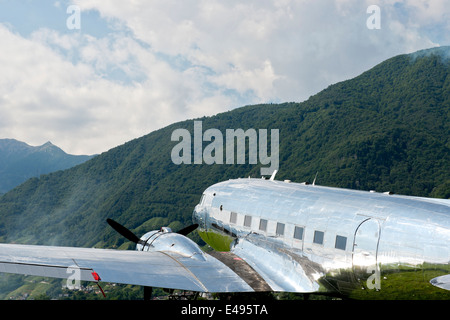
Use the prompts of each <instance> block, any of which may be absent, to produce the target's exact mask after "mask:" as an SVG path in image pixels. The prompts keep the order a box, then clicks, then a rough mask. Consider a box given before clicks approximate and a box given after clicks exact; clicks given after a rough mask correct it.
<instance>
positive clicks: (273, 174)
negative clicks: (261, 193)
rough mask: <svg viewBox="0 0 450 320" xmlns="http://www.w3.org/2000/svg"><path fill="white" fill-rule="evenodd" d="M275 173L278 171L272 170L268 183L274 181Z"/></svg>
mask: <svg viewBox="0 0 450 320" xmlns="http://www.w3.org/2000/svg"><path fill="white" fill-rule="evenodd" d="M277 172H278V170H273V173H272V175H271V176H270V179H269V180H270V181H273V180H274V179H275V176H276V174H277Z"/></svg>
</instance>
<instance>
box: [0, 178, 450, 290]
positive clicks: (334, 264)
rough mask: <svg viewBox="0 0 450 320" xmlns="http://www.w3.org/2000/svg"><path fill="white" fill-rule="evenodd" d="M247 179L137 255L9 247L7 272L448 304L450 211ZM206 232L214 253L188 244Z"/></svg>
mask: <svg viewBox="0 0 450 320" xmlns="http://www.w3.org/2000/svg"><path fill="white" fill-rule="evenodd" d="M275 174H276V172H274V174H273V175H272V176H271V177H270V179H266V178H261V179H258V178H250V177H249V178H238V179H231V180H228V181H223V182H219V183H216V184H214V185H212V186H210V187H208V188H207V189H206V190H205V191H204V192H203V194H202V196H201V199H200V202H199V203H198V204H197V205H196V206H195V208H194V211H193V222H194V224H193V225H191V226H188V227H186V228H184V229H182V230H180V231H178V232H173V231H172V230H171V229H170V228H168V227H162V228H161V229H160V230H153V231H150V232H148V233H146V234H144V235H143V236H141V237H138V236H136V235H135V234H133V233H132V232H131V231H130V230H128V229H127V228H126V227H124V226H123V225H121V224H119V223H118V222H116V221H114V220H112V219H108V220H107V222H108V224H109V225H110V226H111V227H112V228H114V229H115V230H116V231H117V232H119V233H120V234H121V235H123V236H124V237H125V238H127V239H128V240H130V241H132V242H134V243H135V244H136V250H116V249H99V248H78V247H77V248H75V247H58V246H39V245H21V244H0V272H5V273H17V274H25V275H37V276H44V277H55V278H62V279H67V281H68V282H69V280H74V279H75V280H78V281H91V282H95V283H97V284H98V283H99V282H100V281H102V282H108V283H122V284H133V285H140V286H144V298H145V299H149V298H150V297H151V288H153V287H158V288H167V289H179V290H187V291H194V292H211V293H239V292H246V293H250V292H292V293H304V294H311V293H312V294H326V295H336V296H340V297H344V298H351V299H378V298H384V299H405V298H406V299H414V298H418V299H427V298H429V299H450V245H449V244H450V200H447V199H435V198H424V197H414V196H402V195H395V194H392V193H390V192H387V193H379V192H374V191H359V190H351V189H343V188H333V187H325V186H319V185H316V184H315V182H314V183H313V184H308V183H294V182H291V181H289V180H284V181H278V180H275V179H274V178H275ZM194 230H197V231H198V233H199V235H200V236H201V238H202V239H203V240H204V241H205V242H206V243H207V244H209V245H210V246H211V247H212V248H213V249H214V250H213V251H210V252H204V251H203V250H202V249H200V247H199V246H198V244H196V243H195V242H194V241H192V240H191V239H190V238H188V237H187V234H189V233H190V232H192V231H194Z"/></svg>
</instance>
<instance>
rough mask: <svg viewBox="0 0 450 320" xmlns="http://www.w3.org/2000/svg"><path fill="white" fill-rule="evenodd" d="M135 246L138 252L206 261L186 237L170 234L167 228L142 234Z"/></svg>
mask: <svg viewBox="0 0 450 320" xmlns="http://www.w3.org/2000/svg"><path fill="white" fill-rule="evenodd" d="M140 240H141V241H139V243H138V244H137V245H136V250H138V251H161V252H172V253H177V254H180V255H182V256H184V257H189V258H193V259H196V260H206V259H205V257H204V253H203V251H202V250H201V249H200V247H199V246H198V245H197V244H196V243H195V242H194V241H192V240H191V239H189V238H188V237H186V236H184V235H182V234H179V233H176V232H172V230H171V229H170V228H168V227H163V228H161V229H160V230H153V231H150V232H147V233H146V234H144V235H143V236H142V237H141V238H140Z"/></svg>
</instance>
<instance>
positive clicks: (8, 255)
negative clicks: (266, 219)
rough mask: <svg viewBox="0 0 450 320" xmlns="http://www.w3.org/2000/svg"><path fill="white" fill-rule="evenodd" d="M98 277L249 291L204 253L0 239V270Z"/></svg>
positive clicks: (185, 287)
mask: <svg viewBox="0 0 450 320" xmlns="http://www.w3.org/2000/svg"><path fill="white" fill-rule="evenodd" d="M74 269H79V271H80V272H79V280H83V281H104V282H112V283H123V284H133V285H142V286H149V287H159V288H169V289H181V290H191V291H199V292H252V291H254V290H253V289H252V288H251V287H250V286H249V285H248V284H247V283H246V282H245V281H244V280H243V279H242V278H240V277H239V276H238V275H237V274H236V273H235V272H233V271H232V270H231V269H230V268H228V267H227V266H226V265H224V264H223V263H222V262H220V261H219V260H217V259H215V258H213V257H212V256H210V255H207V254H203V256H202V257H200V258H199V257H197V258H191V257H186V256H182V255H180V254H177V253H173V252H157V251H153V252H142V251H131V250H113V249H95V248H73V247H55V246H34V245H18V244H0V272H6V273H17V274H25V275H36V276H44V277H53V278H62V279H68V278H69V276H71V275H72V270H74Z"/></svg>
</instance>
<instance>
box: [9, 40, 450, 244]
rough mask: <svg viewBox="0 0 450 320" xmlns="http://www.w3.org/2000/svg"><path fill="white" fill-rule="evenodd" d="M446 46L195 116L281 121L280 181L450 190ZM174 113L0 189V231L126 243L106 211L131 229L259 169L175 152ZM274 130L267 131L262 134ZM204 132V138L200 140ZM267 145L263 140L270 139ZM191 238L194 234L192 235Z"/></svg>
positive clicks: (214, 123) (226, 123)
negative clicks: (301, 92)
mask: <svg viewBox="0 0 450 320" xmlns="http://www.w3.org/2000/svg"><path fill="white" fill-rule="evenodd" d="M449 52H450V50H449V47H443V48H433V49H430V50H424V51H420V52H417V53H414V54H409V55H400V56H396V57H393V58H391V59H388V60H387V61H385V62H383V63H381V64H379V65H377V66H375V67H374V68H372V69H370V70H368V71H367V72H364V73H363V74H361V75H360V76H358V77H356V78H354V79H350V80H347V81H343V82H340V83H337V84H334V85H331V86H329V87H328V88H326V89H325V90H323V91H321V92H319V93H318V94H316V95H314V96H311V97H310V98H309V99H308V100H307V101H305V102H302V103H294V102H292V103H283V104H265V105H254V106H246V107H242V108H239V109H235V110H232V111H229V112H225V113H221V114H218V115H215V116H212V117H204V118H201V119H197V120H199V121H202V125H203V132H204V131H205V130H207V129H209V128H215V129H218V130H219V131H220V132H222V133H223V135H224V136H225V132H226V129H238V128H242V129H243V130H247V129H249V128H254V129H256V130H258V129H269V130H270V129H279V132H280V137H279V161H280V167H279V172H278V174H277V177H276V178H277V180H278V179H279V180H282V179H290V180H292V181H295V182H303V181H308V180H309V181H312V180H313V179H314V176H315V174H316V173H318V176H317V181H316V184H319V185H326V186H337V187H346V188H354V189H362V190H372V189H373V190H377V191H380V192H384V191H393V192H395V193H400V194H407V195H417V196H434V197H441V198H449V197H450V152H449V151H450V140H449V139H450V136H449V132H450V125H449V123H450V121H449V120H450V119H449V115H450V76H449V74H450V59H449ZM193 127H194V122H193V120H186V121H183V122H179V123H174V124H172V125H170V126H168V127H165V128H163V129H160V130H157V131H154V132H151V133H150V134H148V135H146V136H143V137H140V138H137V139H134V140H132V141H129V142H128V143H125V144H124V145H121V146H118V147H116V148H113V149H111V150H110V151H108V152H105V153H102V154H101V155H98V156H97V157H95V158H93V159H92V160H90V161H88V162H85V163H83V164H81V165H78V166H76V167H73V168H71V169H68V170H64V171H58V172H54V173H50V174H48V175H43V176H40V177H39V178H32V179H30V180H28V181H27V182H25V183H24V184H22V185H20V186H19V187H17V188H15V189H14V190H12V191H10V192H9V193H7V194H5V195H3V196H2V197H1V198H0V241H1V242H16V243H33V244H49V245H72V246H89V247H90V246H98V247H120V246H121V248H128V245H129V243H127V242H126V240H124V238H123V237H121V236H120V235H118V234H117V233H116V232H114V231H113V230H112V229H111V228H109V227H108V226H107V224H106V222H105V220H106V218H112V219H115V220H116V221H118V222H120V223H122V224H124V225H125V226H126V227H128V228H130V229H131V230H132V231H133V232H135V233H136V234H137V235H141V234H143V233H144V232H146V231H149V230H152V229H156V228H159V227H161V226H163V225H169V226H170V227H172V228H173V229H174V230H178V229H180V228H181V227H182V226H184V225H186V224H189V223H190V222H191V214H192V210H193V208H194V206H195V205H196V203H197V202H198V201H199V199H200V196H201V193H202V191H203V190H204V189H205V188H206V187H207V186H209V185H211V184H213V183H216V182H219V181H223V180H226V179H233V178H238V177H248V176H252V177H259V176H260V167H261V164H256V165H250V164H248V163H249V161H248V158H246V164H225V161H224V164H221V165H219V164H212V165H208V164H205V163H203V164H180V165H176V164H174V163H173V162H172V159H171V151H172V149H173V148H174V146H175V145H177V143H178V142H177V141H171V135H172V133H173V132H174V130H176V129H180V128H184V129H187V130H188V131H189V132H190V133H191V137H192V138H193V137H194V132H193ZM269 141H270V139H269ZM209 143H210V142H203V148H205V147H206V146H207V145H208V144H209ZM269 150H270V146H269ZM193 237H194V239H195V240H198V238H196V235H195V234H194V235H193Z"/></svg>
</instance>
